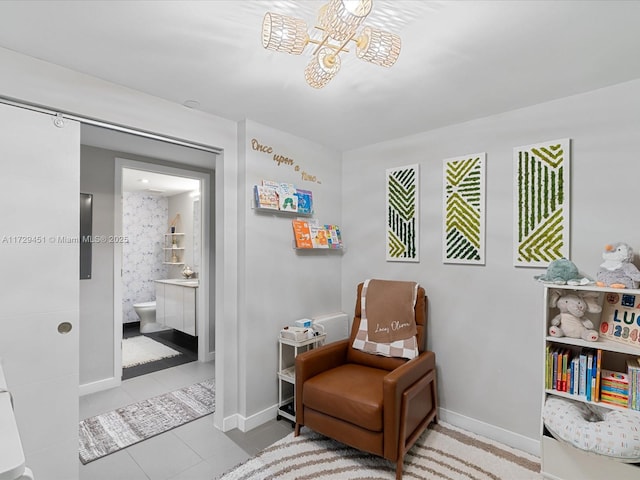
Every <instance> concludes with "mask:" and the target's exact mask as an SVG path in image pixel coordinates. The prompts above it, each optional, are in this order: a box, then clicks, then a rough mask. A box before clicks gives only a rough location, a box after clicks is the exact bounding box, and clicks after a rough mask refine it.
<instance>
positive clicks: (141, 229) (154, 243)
mask: <svg viewBox="0 0 640 480" xmlns="http://www.w3.org/2000/svg"><path fill="white" fill-rule="evenodd" d="M122 210H123V212H122V215H123V216H122V232H123V235H124V236H125V237H127V239H128V243H126V244H124V245H123V250H122V255H123V259H122V283H123V286H122V321H123V323H127V322H135V321H137V320H138V317H137V315H136V313H135V311H134V310H133V305H134V304H135V303H139V302H149V301H153V300H155V298H156V294H155V283H154V280H157V279H161V278H167V271H168V270H167V266H166V265H164V264H163V261H164V251H163V250H162V248H163V246H164V234H165V233H167V230H168V225H169V202H168V200H167V198H166V197H160V196H157V195H150V194H148V193H140V192H124V194H123V209H122Z"/></svg>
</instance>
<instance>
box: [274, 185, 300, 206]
mask: <svg viewBox="0 0 640 480" xmlns="http://www.w3.org/2000/svg"><path fill="white" fill-rule="evenodd" d="M278 204H279V206H280V210H282V211H286V212H297V211H298V197H297V196H296V187H294V186H293V184H291V183H281V184H280V185H279V187H278Z"/></svg>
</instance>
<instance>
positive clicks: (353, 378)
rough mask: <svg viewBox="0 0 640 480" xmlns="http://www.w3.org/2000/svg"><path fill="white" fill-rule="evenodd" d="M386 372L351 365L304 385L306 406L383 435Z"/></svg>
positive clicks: (324, 374) (304, 402) (320, 375)
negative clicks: (383, 392) (383, 387)
mask: <svg viewBox="0 0 640 480" xmlns="http://www.w3.org/2000/svg"><path fill="white" fill-rule="evenodd" d="M387 373H388V372H387V371H386V370H380V369H377V368H371V367H366V366H363V365H356V364H352V363H347V364H345V365H341V366H339V367H337V368H333V369H331V370H327V371H325V372H323V373H321V374H319V375H316V376H315V377H313V378H310V379H309V380H307V381H306V382H305V384H304V390H303V399H302V402H303V404H304V406H305V407H309V408H312V409H314V410H317V411H318V412H322V413H324V414H326V415H331V416H332V417H335V418H338V419H340V420H344V421H346V422H349V423H353V424H354V425H358V426H359V427H362V428H366V429H367V430H372V431H376V432H380V431H382V425H383V418H382V383H383V380H384V377H385V375H387Z"/></svg>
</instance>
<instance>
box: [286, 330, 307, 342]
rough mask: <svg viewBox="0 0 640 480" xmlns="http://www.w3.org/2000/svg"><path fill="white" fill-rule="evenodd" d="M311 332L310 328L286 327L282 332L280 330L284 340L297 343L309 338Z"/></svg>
mask: <svg viewBox="0 0 640 480" xmlns="http://www.w3.org/2000/svg"><path fill="white" fill-rule="evenodd" d="M310 331H311V330H309V329H308V328H302V327H284V328H283V329H282V330H280V336H281V337H282V338H287V339H289V340H293V341H295V342H300V341H302V340H306V339H307V338H309V332H310ZM312 335H313V333H312Z"/></svg>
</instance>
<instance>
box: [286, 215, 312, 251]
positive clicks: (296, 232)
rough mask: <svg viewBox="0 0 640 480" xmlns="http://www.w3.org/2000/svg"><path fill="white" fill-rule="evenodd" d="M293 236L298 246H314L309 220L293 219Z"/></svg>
mask: <svg viewBox="0 0 640 480" xmlns="http://www.w3.org/2000/svg"><path fill="white" fill-rule="evenodd" d="M291 223H292V225H293V236H294V238H295V241H296V248H313V242H312V241H311V229H310V228H309V222H308V221H307V220H300V219H296V220H292V221H291Z"/></svg>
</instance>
